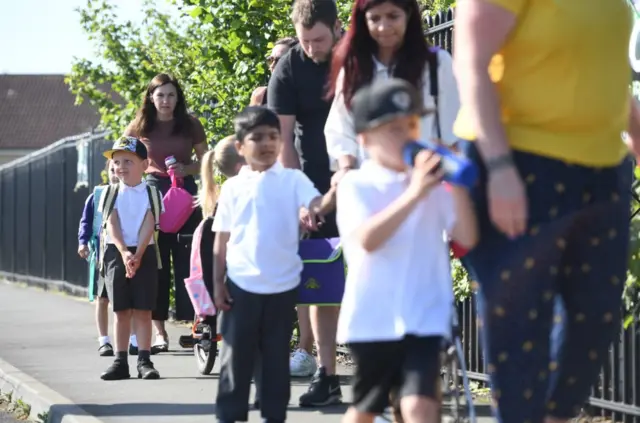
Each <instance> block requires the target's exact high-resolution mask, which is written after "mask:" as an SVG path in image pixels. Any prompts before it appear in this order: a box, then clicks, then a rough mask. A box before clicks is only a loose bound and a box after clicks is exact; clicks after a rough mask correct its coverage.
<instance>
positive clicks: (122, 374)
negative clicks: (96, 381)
mask: <svg viewBox="0 0 640 423" xmlns="http://www.w3.org/2000/svg"><path fill="white" fill-rule="evenodd" d="M130 377H131V376H130V375H129V364H127V362H126V361H123V360H119V359H116V361H114V362H113V364H112V365H111V366H109V368H108V369H107V370H106V371H105V372H104V373H102V374H101V375H100V379H102V380H123V379H129V378H130Z"/></svg>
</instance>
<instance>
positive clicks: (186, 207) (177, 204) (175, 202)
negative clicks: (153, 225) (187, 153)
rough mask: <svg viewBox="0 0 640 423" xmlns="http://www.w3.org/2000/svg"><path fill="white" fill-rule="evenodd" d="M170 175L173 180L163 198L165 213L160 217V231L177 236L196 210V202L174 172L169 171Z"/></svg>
mask: <svg viewBox="0 0 640 423" xmlns="http://www.w3.org/2000/svg"><path fill="white" fill-rule="evenodd" d="M168 173H169V177H170V178H171V188H169V191H167V193H166V194H165V195H164V198H163V203H164V213H162V214H161V215H160V230H161V231H162V232H164V233H168V234H175V233H177V232H178V231H179V230H180V229H181V228H182V227H183V226H184V224H185V223H187V220H189V217H190V216H191V213H193V209H194V208H195V202H194V200H193V196H192V195H191V194H189V192H188V191H187V190H186V189H184V188H182V187H181V186H179V185H182V183H179V182H178V178H176V175H175V173H174V172H173V171H172V170H169V172H168Z"/></svg>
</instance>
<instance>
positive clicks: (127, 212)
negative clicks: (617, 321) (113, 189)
mask: <svg viewBox="0 0 640 423" xmlns="http://www.w3.org/2000/svg"><path fill="white" fill-rule="evenodd" d="M160 207H161V212H162V213H164V204H161V205H160ZM113 209H114V210H118V219H119V221H120V229H121V230H122V238H123V240H124V243H125V244H126V246H127V247H137V246H138V235H139V234H140V227H141V226H142V222H144V217H145V216H146V215H147V211H148V210H151V204H149V194H148V192H147V183H146V182H144V181H142V182H140V184H138V185H136V186H135V187H130V186H128V185H125V184H123V183H122V182H120V184H119V186H118V196H117V197H116V202H115V204H114V205H113ZM153 243H154V239H153V237H152V238H151V242H150V244H153ZM107 244H113V240H112V238H111V235H110V234H109V231H107Z"/></svg>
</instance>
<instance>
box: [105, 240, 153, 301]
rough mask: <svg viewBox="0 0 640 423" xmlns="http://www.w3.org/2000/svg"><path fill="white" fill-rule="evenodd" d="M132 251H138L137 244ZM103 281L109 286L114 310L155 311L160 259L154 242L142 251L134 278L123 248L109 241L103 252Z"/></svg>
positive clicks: (108, 289)
mask: <svg viewBox="0 0 640 423" xmlns="http://www.w3.org/2000/svg"><path fill="white" fill-rule="evenodd" d="M129 251H131V252H132V253H135V252H136V248H135V247H129ZM104 266H105V267H104V276H103V278H102V279H103V280H104V284H105V286H106V288H107V293H108V295H109V299H110V300H111V306H112V307H113V311H114V312H117V311H125V310H144V311H153V310H154V309H155V307H156V297H157V295H158V259H157V257H156V252H155V246H154V245H149V246H148V247H147V249H146V250H145V252H144V254H143V255H142V260H141V262H140V267H138V270H137V271H136V274H135V275H134V277H133V278H131V279H129V278H127V276H126V268H125V265H124V262H123V261H122V255H121V254H120V251H118V249H117V248H116V246H115V245H113V244H107V248H106V250H105V252H104Z"/></svg>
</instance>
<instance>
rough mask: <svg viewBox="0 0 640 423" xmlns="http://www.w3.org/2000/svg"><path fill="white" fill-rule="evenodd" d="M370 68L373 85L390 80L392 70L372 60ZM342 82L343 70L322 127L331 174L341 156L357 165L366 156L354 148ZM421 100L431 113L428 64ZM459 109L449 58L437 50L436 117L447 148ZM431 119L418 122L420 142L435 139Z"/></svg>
mask: <svg viewBox="0 0 640 423" xmlns="http://www.w3.org/2000/svg"><path fill="white" fill-rule="evenodd" d="M373 64H374V74H373V81H376V80H379V79H387V78H390V77H391V76H392V70H391V69H390V68H389V67H387V66H386V65H384V64H382V63H381V62H380V61H378V59H376V58H375V57H374V58H373ZM343 79H344V70H342V71H340V74H339V75H338V83H337V87H336V95H335V96H334V98H333V103H332V104H331V111H330V112H329V117H328V118H327V122H326V123H325V126H324V136H325V139H326V142H327V152H328V153H329V161H330V162H331V168H332V169H334V170H337V161H338V159H339V158H340V157H342V156H345V155H350V156H353V157H355V158H356V159H358V162H362V161H363V160H364V159H366V158H367V154H366V152H365V151H364V149H362V147H361V146H360V145H359V144H358V141H357V138H356V132H355V127H354V125H353V117H352V115H351V111H350V110H349V109H348V108H347V106H346V105H345V103H344V96H343V95H342V80H343ZM422 98H423V99H424V107H425V108H427V109H435V105H436V103H435V99H434V98H433V97H432V96H431V84H430V78H429V64H428V63H427V64H425V67H424V73H423V75H422ZM459 109H460V98H459V95H458V83H457V81H456V79H455V76H454V75H453V61H452V59H451V55H450V54H449V53H448V52H447V51H446V50H438V114H439V117H440V131H441V133H442V140H443V142H444V143H445V144H447V145H452V144H454V143H455V142H456V140H457V137H456V136H455V135H454V134H453V123H454V122H455V120H456V118H457V116H458V110H459ZM434 119H435V113H433V114H429V115H426V116H424V117H423V118H422V120H421V122H420V136H421V138H422V140H424V141H431V140H435V139H436V138H437V132H436V123H435V120H434Z"/></svg>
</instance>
